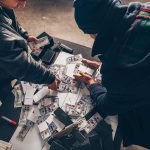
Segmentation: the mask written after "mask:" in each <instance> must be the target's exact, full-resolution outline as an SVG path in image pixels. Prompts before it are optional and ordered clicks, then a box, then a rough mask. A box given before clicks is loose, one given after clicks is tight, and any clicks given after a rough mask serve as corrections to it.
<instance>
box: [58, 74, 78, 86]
mask: <svg viewBox="0 0 150 150" xmlns="http://www.w3.org/2000/svg"><path fill="white" fill-rule="evenodd" d="M61 81H62V82H63V83H66V84H69V85H71V86H78V82H77V81H75V80H74V79H73V78H71V77H69V76H67V75H65V74H63V75H62V78H61Z"/></svg>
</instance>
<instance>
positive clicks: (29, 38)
mask: <svg viewBox="0 0 150 150" xmlns="http://www.w3.org/2000/svg"><path fill="white" fill-rule="evenodd" d="M27 41H28V42H37V41H38V39H37V38H36V37H34V36H31V35H30V36H29V37H28V39H27Z"/></svg>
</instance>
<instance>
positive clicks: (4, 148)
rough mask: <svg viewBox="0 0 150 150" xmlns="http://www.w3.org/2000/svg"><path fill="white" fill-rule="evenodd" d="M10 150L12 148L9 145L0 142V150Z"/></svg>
mask: <svg viewBox="0 0 150 150" xmlns="http://www.w3.org/2000/svg"><path fill="white" fill-rule="evenodd" d="M11 148H12V144H11V143H8V142H5V141H2V140H0V150H11Z"/></svg>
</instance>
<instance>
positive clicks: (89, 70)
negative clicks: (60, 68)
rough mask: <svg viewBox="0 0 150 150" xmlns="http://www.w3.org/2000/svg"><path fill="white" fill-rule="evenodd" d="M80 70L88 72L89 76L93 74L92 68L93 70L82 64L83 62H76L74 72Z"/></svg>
mask: <svg viewBox="0 0 150 150" xmlns="http://www.w3.org/2000/svg"><path fill="white" fill-rule="evenodd" d="M80 72H83V73H88V74H89V75H91V76H92V75H93V74H94V70H93V69H91V68H89V67H87V66H86V65H84V64H81V63H78V64H76V66H75V70H74V74H76V73H80Z"/></svg>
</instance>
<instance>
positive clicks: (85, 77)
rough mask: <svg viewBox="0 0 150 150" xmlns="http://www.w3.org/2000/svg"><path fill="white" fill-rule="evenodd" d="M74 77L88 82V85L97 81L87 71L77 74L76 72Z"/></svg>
mask: <svg viewBox="0 0 150 150" xmlns="http://www.w3.org/2000/svg"><path fill="white" fill-rule="evenodd" d="M74 77H75V79H76V80H78V81H80V82H83V83H86V84H88V85H92V84H94V83H96V81H95V80H94V79H93V78H92V76H91V75H89V74H88V73H86V72H85V73H83V72H79V73H77V74H74Z"/></svg>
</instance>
